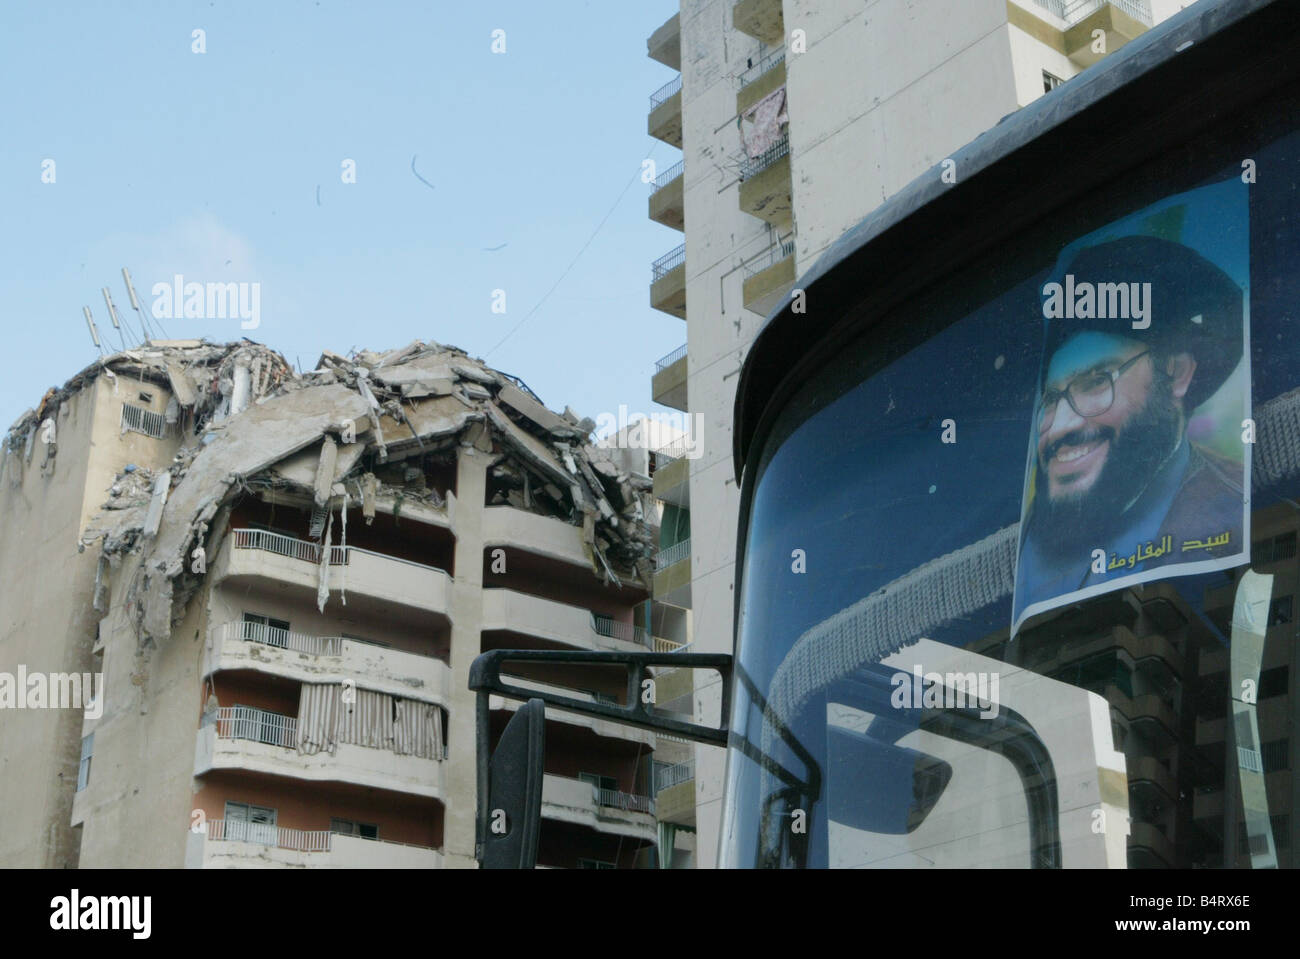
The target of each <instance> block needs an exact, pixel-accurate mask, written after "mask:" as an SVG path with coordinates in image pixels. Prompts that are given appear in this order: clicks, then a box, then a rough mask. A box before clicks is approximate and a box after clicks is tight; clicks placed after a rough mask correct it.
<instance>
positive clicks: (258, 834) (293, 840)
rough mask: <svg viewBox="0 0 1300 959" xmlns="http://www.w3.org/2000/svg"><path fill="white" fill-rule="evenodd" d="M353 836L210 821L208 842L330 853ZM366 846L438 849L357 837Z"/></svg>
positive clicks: (412, 843)
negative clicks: (337, 839)
mask: <svg viewBox="0 0 1300 959" xmlns="http://www.w3.org/2000/svg"><path fill="white" fill-rule="evenodd" d="M348 835H351V834H350V833H336V832H335V831H334V830H332V829H286V828H284V827H282V826H272V825H271V824H270V823H258V822H247V821H245V820H242V819H209V820H208V838H209V839H211V840H213V841H216V842H223V841H224V842H256V843H260V844H261V845H264V846H276V847H277V848H280V849H289V850H292V851H295V852H331V851H332V850H333V839H332V837H334V836H348ZM353 838H356V839H364V840H365V841H366V842H381V843H384V844H385V845H388V846H409V847H410V848H412V849H427V850H429V851H430V852H436V851H437V847H436V846H425V845H421V844H420V843H417V842H397V841H396V840H393V839H379V838H374V839H370V838H368V837H366V836H354V837H353Z"/></svg>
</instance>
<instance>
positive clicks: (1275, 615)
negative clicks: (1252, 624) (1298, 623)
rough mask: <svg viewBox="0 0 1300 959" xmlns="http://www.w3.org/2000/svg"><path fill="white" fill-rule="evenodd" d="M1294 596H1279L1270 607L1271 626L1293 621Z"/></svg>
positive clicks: (1269, 621) (1269, 622) (1269, 619)
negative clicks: (1292, 601)
mask: <svg viewBox="0 0 1300 959" xmlns="http://www.w3.org/2000/svg"><path fill="white" fill-rule="evenodd" d="M1291 600H1292V597H1290V596H1279V597H1278V598H1277V599H1275V600H1273V602H1272V603H1271V604H1270V605H1269V607H1268V624H1269V625H1270V626H1281V625H1282V624H1283V623H1289V622H1291V606H1292V603H1291Z"/></svg>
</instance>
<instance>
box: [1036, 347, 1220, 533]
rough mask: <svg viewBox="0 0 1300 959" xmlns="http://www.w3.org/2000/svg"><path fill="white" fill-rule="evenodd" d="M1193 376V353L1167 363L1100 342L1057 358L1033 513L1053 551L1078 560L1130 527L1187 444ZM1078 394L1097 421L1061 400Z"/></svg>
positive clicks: (1142, 350)
mask: <svg viewBox="0 0 1300 959" xmlns="http://www.w3.org/2000/svg"><path fill="white" fill-rule="evenodd" d="M1195 370H1196V361H1195V359H1194V358H1193V357H1192V355H1191V354H1189V353H1179V354H1175V355H1163V356H1161V355H1158V354H1157V353H1153V352H1150V345H1149V344H1144V343H1140V342H1138V341H1137V340H1130V339H1127V338H1125V337H1120V336H1111V335H1108V334H1103V333H1094V332H1085V333H1080V334H1078V335H1076V336H1074V337H1071V338H1070V339H1069V340H1067V341H1066V342H1065V343H1064V344H1063V345H1062V346H1061V348H1060V349H1058V350H1057V351H1056V352H1055V353H1054V354H1053V355H1052V358H1051V361H1050V363H1049V364H1048V369H1047V387H1046V389H1047V395H1048V396H1049V397H1052V398H1054V400H1055V405H1054V407H1051V406H1049V407H1047V408H1045V409H1041V410H1040V414H1039V420H1038V425H1039V428H1038V480H1037V483H1038V486H1037V489H1038V494H1039V497H1040V501H1039V505H1036V506H1035V511H1039V510H1041V513H1042V519H1043V522H1044V527H1045V531H1046V530H1050V531H1051V533H1050V535H1049V537H1048V538H1049V539H1050V540H1051V541H1052V545H1051V546H1049V547H1048V548H1049V549H1057V550H1061V551H1065V552H1069V551H1072V550H1076V549H1078V548H1079V546H1080V544H1081V543H1082V542H1084V541H1088V542H1093V541H1095V540H1096V538H1097V537H1098V536H1101V535H1105V533H1106V531H1107V530H1108V529H1110V528H1111V527H1112V526H1113V525H1114V524H1117V523H1120V522H1122V521H1123V517H1124V513H1125V510H1126V509H1127V508H1128V506H1130V505H1131V504H1132V503H1133V502H1134V501H1135V500H1136V499H1137V497H1138V496H1140V495H1141V493H1142V491H1143V490H1144V489H1146V487H1147V485H1148V484H1149V483H1150V482H1151V479H1152V477H1153V476H1154V475H1155V473H1156V471H1157V470H1158V469H1159V468H1160V465H1161V464H1162V463H1163V462H1164V461H1165V459H1166V458H1167V457H1168V456H1169V454H1170V453H1172V452H1173V451H1174V449H1175V448H1176V447H1177V446H1178V443H1179V442H1180V440H1181V439H1182V433H1183V427H1184V416H1183V403H1182V400H1183V396H1184V395H1185V394H1186V392H1187V388H1188V386H1189V384H1190V383H1191V378H1192V375H1193V374H1194V372H1195ZM1115 372H1118V373H1119V375H1118V376H1111V375H1110V374H1111V373H1115ZM1071 384H1074V389H1075V402H1076V404H1077V405H1078V406H1079V407H1080V408H1081V409H1083V410H1084V412H1085V413H1086V412H1088V410H1089V409H1090V408H1092V407H1097V408H1098V410H1099V412H1097V413H1096V414H1095V415H1091V416H1083V415H1080V414H1079V413H1078V412H1077V411H1076V410H1075V409H1074V408H1073V407H1072V406H1071V405H1070V403H1069V401H1068V400H1066V399H1065V398H1064V397H1063V396H1061V395H1060V394H1061V393H1062V392H1063V391H1065V390H1066V389H1067V388H1068V387H1070V385H1071ZM1107 384H1110V385H1107ZM1112 388H1113V393H1114V398H1113V401H1112V402H1111V403H1110V405H1109V406H1106V404H1105V401H1106V399H1107V397H1108V395H1109V394H1110V392H1111V390H1112ZM1090 397H1091V399H1090ZM1101 407H1105V408H1104V409H1102V408H1101Z"/></svg>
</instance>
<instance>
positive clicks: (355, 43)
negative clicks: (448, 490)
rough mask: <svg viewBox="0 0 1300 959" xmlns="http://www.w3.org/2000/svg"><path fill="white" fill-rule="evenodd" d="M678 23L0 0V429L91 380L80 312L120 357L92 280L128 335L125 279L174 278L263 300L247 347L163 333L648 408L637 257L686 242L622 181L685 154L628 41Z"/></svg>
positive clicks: (536, 11) (651, 314) (480, 11)
mask: <svg viewBox="0 0 1300 959" xmlns="http://www.w3.org/2000/svg"><path fill="white" fill-rule="evenodd" d="M675 6H676V4H675V3H674V2H673V0H662V2H659V0H656V2H652V3H630V2H623V0H619V2H613V0H590V2H585V3H584V2H579V0H560V2H556V3H538V2H536V0H509V2H445V0H424V2H398V0H372V2H358V0H348V2H344V0H260V2H252V0H249V2H231V0H211V2H209V0H199V2H191V3H187V2H164V0H153V2H143V0H141V2H131V0H117V2H90V0H80V2H60V3H49V2H46V0H40V2H29V0H6V2H5V3H4V5H3V8H2V9H0V89H2V90H3V91H4V93H3V94H0V97H3V101H4V110H3V116H4V118H5V123H4V127H5V129H4V141H5V142H4V149H3V150H0V183H3V192H0V209H3V211H4V218H5V223H6V227H7V228H6V229H5V230H4V231H3V239H0V252H2V253H3V257H2V258H0V264H2V265H0V289H3V291H4V300H5V303H4V306H5V313H6V317H5V320H4V332H5V345H6V347H7V349H6V351H5V352H6V354H7V357H8V360H9V362H8V363H7V364H6V365H7V370H6V376H5V377H3V378H2V379H0V429H3V428H7V426H8V425H9V424H10V423H11V422H13V420H14V419H15V418H16V417H17V416H18V415H19V414H20V413H22V411H23V410H25V409H26V408H27V407H29V406H34V405H35V404H36V402H37V401H38V400H39V399H40V397H41V395H42V393H43V392H44V390H45V389H47V388H48V387H49V386H52V385H56V384H62V383H63V382H64V381H65V380H66V379H68V378H69V377H70V376H71V375H72V374H73V373H75V372H76V371H78V370H80V369H81V368H82V367H84V366H85V365H87V364H88V363H90V362H92V361H93V360H94V358H95V357H96V355H97V353H96V351H95V348H94V346H93V344H92V343H91V341H90V337H89V334H88V333H87V332H86V328H85V323H84V320H83V319H82V313H81V308H82V306H83V305H89V306H90V308H91V310H92V312H93V314H94V316H95V318H96V321H97V323H98V324H99V326H100V329H101V334H102V335H103V336H104V338H105V339H106V340H107V341H108V342H109V343H110V344H111V345H113V346H116V345H117V339H116V336H115V334H114V333H113V331H112V330H111V328H110V326H109V324H108V322H107V311H106V310H105V308H104V301H103V298H102V296H101V294H100V288H101V287H102V286H108V287H109V289H110V292H111V294H112V296H113V299H114V302H115V303H116V304H117V306H118V309H119V313H122V314H125V315H126V316H128V317H129V318H130V319H131V321H132V322H134V316H133V314H132V312H131V310H130V309H129V307H128V306H127V300H126V293H125V290H124V288H123V284H122V278H121V273H120V270H121V267H123V266H126V267H128V268H129V269H130V270H131V273H132V276H133V278H134V281H135V286H136V289H137V291H138V292H139V293H140V295H141V298H142V300H143V301H144V303H145V305H146V307H148V306H149V305H150V304H151V303H152V300H153V297H152V295H151V287H152V285H153V284H154V283H155V282H156V281H160V280H164V281H167V282H170V281H171V278H172V276H173V275H174V274H175V273H180V274H182V275H184V277H185V279H186V281H197V282H203V283H206V282H215V281H234V282H250V283H251V282H257V283H260V284H261V317H260V320H261V322H260V326H259V327H258V328H257V329H255V330H247V331H245V330H241V329H240V322H239V320H238V319H188V320H187V319H169V320H164V321H163V326H164V327H165V328H166V332H167V333H168V335H170V336H171V337H199V336H206V337H208V338H209V339H212V340H223V341H224V340H234V339H238V338H239V337H240V336H243V335H247V336H249V337H250V338H252V339H256V340H259V341H261V342H264V343H266V344H268V345H269V346H271V347H273V348H275V349H278V350H280V351H281V352H283V353H284V354H285V356H286V357H287V358H288V359H289V361H290V362H295V361H297V362H300V363H301V365H302V367H303V369H310V368H311V365H312V364H313V363H314V362H315V360H316V358H317V357H318V356H319V354H320V351H321V349H322V348H325V349H331V350H334V351H335V352H338V353H346V352H347V351H348V350H350V349H352V348H354V347H356V348H362V349H364V348H369V349H387V348H391V347H399V346H404V345H406V344H407V343H409V342H410V341H411V340H413V339H416V338H420V339H425V340H436V341H439V342H442V343H449V344H453V345H456V346H459V347H461V348H462V349H464V350H466V351H467V352H469V353H471V354H473V355H477V356H483V357H484V358H485V359H487V361H488V362H489V363H490V364H491V365H493V366H496V367H498V368H500V369H503V370H506V371H507V372H510V373H513V374H515V375H517V376H519V377H521V378H522V379H523V380H525V381H526V382H527V383H528V384H529V385H530V386H531V387H532V388H533V389H534V390H535V391H536V392H537V393H538V394H539V395H540V396H541V397H542V399H543V400H544V401H545V402H546V403H547V405H549V406H551V407H553V408H557V409H562V408H563V407H564V405H565V404H569V405H571V406H573V408H574V409H575V410H577V411H579V412H580V413H582V414H583V415H587V416H591V417H593V418H595V417H596V416H597V415H598V414H599V413H601V412H606V411H608V412H614V411H616V410H617V408H618V405H619V404H620V403H625V404H627V405H628V406H629V407H630V408H631V409H632V410H634V411H638V410H639V411H644V412H646V413H650V412H653V411H654V410H656V409H661V408H659V407H656V406H655V405H654V404H652V402H651V399H650V377H651V374H652V372H653V365H654V361H655V360H656V359H657V358H658V357H660V356H662V355H664V354H666V353H668V352H669V351H671V350H673V349H674V348H676V347H677V346H679V345H680V344H681V343H683V342H684V341H685V339H686V326H685V324H684V323H683V322H682V321H681V320H678V319H676V318H674V317H671V316H668V315H666V314H663V313H659V312H657V311H655V310H652V309H651V308H650V307H649V305H648V299H649V294H648V286H649V280H650V263H651V262H652V261H653V260H654V259H655V258H657V257H658V256H660V255H662V254H663V253H666V252H667V251H669V250H670V249H672V248H673V247H675V246H677V245H678V244H679V243H680V242H681V238H682V237H681V234H680V233H678V232H676V231H674V230H670V229H668V228H666V227H663V226H660V225H658V224H656V223H653V222H651V221H650V220H649V219H647V217H646V198H647V196H648V194H649V190H650V187H649V186H648V185H647V184H645V183H643V182H642V181H641V178H640V172H641V169H642V160H643V159H645V158H646V157H650V158H652V159H654V160H655V161H656V163H657V164H658V168H659V169H660V170H663V169H666V168H667V167H668V166H670V165H672V164H674V163H676V162H677V161H678V160H679V159H680V156H681V155H680V153H679V151H677V150H675V149H674V148H672V147H669V146H668V145H667V144H663V143H659V142H658V141H656V140H653V139H652V138H650V137H649V136H648V135H647V134H646V116H647V111H648V97H649V94H650V93H652V92H653V91H654V90H655V89H657V88H658V87H659V86H661V85H662V84H664V83H666V82H667V81H668V80H670V79H672V77H673V71H672V70H670V69H669V68H668V67H665V66H663V65H661V64H659V63H656V62H655V61H653V60H650V59H649V58H647V56H646V52H645V51H646V38H647V37H648V36H649V35H650V34H651V32H653V31H654V29H655V28H656V27H658V26H659V25H660V24H661V23H662V22H663V21H664V20H666V19H667V18H668V17H669V16H670V15H671V14H672V12H673V10H674V9H675ZM196 29H202V30H203V31H205V44H206V52H205V53H202V54H199V53H195V52H193V50H192V45H193V43H194V41H193V39H192V37H193V31H194V30H196ZM497 29H501V30H504V31H505V44H506V52H505V53H504V54H494V53H493V52H492V49H491V47H492V33H493V31H494V30H497ZM413 157H415V158H416V159H415V169H416V170H417V171H418V172H419V175H420V176H421V177H423V178H424V179H425V180H427V181H428V182H429V183H430V184H432V188H430V186H428V185H426V184H424V183H422V182H421V181H420V179H418V178H417V177H416V176H415V175H414V174H413V173H412V158H413ZM47 159H52V160H53V161H54V177H55V182H54V183H43V182H42V170H43V164H44V161H45V160H47ZM346 159H350V160H353V161H355V164H356V182H355V183H350V184H349V183H343V182H342V180H341V173H342V163H343V161H344V160H346ZM44 168H45V169H48V167H44ZM629 182H631V186H630V188H629V186H628V184H629ZM318 187H319V202H318ZM625 188H626V192H625ZM620 197H621V199H620ZM611 208H612V209H613V213H612V214H610V210H611ZM607 214H610V215H609V217H608V220H607V221H606V222H605V223H604V225H603V227H601V229H600V230H599V233H598V234H597V235H596V236H595V239H594V241H593V242H591V244H590V246H589V247H588V248H587V249H586V250H585V252H583V253H582V255H581V257H579V258H578V259H577V262H576V265H574V266H573V269H572V271H571V272H569V273H568V275H567V276H565V277H564V279H563V280H562V282H560V284H559V286H558V287H556V288H555V290H554V292H553V293H551V295H550V296H549V298H547V299H546V300H545V302H544V303H543V304H542V306H541V308H540V309H538V310H537V311H536V312H535V313H534V314H533V315H532V316H531V317H530V318H529V319H528V320H527V322H525V323H524V324H523V325H522V326H521V327H519V328H518V329H517V330H516V331H515V332H514V333H513V334H512V335H510V337H509V339H507V340H506V341H505V343H504V344H502V345H500V346H499V347H498V346H497V344H498V343H500V341H501V340H502V339H503V338H504V337H506V336H507V334H508V333H510V331H511V330H512V329H513V328H514V327H516V325H517V324H518V323H519V322H520V321H521V320H523V319H524V317H525V315H526V314H527V313H528V312H529V311H530V310H532V309H534V307H536V306H537V304H538V302H539V301H540V300H542V298H543V297H544V296H545V295H546V293H547V291H548V290H550V289H551V287H552V286H553V285H554V284H555V283H556V281H557V280H560V278H561V276H562V275H563V274H564V273H565V270H566V269H567V268H568V267H569V266H570V264H571V263H572V262H573V261H574V258H575V257H576V256H578V253H579V251H580V250H582V248H583V246H584V244H586V243H587V242H588V240H589V239H590V238H591V236H592V234H593V231H595V230H596V228H597V226H598V225H599V224H600V223H601V221H602V219H604V218H605V217H606V215H607ZM502 244H505V246H504V247H502ZM493 247H501V249H498V250H495V251H490V250H489V249H488V248H493ZM496 289H502V290H504V291H505V293H506V298H505V306H506V312H505V314H499V313H493V312H492V309H491V307H492V293H493V290H496Z"/></svg>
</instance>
